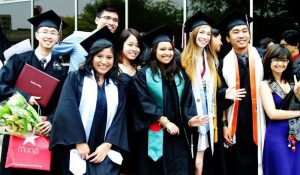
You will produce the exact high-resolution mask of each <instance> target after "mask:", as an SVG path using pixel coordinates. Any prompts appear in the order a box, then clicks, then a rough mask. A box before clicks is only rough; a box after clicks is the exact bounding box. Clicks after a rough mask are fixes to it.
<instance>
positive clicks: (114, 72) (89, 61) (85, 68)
mask: <svg viewBox="0 0 300 175" xmlns="http://www.w3.org/2000/svg"><path fill="white" fill-rule="evenodd" d="M106 48H110V49H111V51H112V53H113V56H114V61H113V66H112V68H111V69H110V70H109V71H108V72H107V73H106V74H105V79H106V80H107V81H108V79H109V78H111V79H112V80H113V81H114V82H116V81H117V78H118V74H119V69H118V57H117V54H116V51H115V49H114V48H113V47H101V46H96V47H93V48H91V49H90V51H89V54H88V56H87V57H86V59H85V61H84V63H83V65H82V66H80V67H79V72H81V73H83V74H85V75H92V72H91V71H92V70H94V67H93V59H94V56H95V55H96V54H97V53H99V52H101V51H102V50H104V49H106ZM96 79H97V77H96Z"/></svg>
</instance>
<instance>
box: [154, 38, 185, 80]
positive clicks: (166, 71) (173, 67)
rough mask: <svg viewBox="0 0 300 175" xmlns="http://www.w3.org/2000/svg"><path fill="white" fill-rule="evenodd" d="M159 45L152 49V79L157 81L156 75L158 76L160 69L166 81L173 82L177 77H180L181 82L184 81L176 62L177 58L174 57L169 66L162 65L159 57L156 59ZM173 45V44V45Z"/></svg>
mask: <svg viewBox="0 0 300 175" xmlns="http://www.w3.org/2000/svg"><path fill="white" fill-rule="evenodd" d="M158 44H159V43H157V44H155V45H154V46H153V47H152V50H151V53H150V64H149V66H150V68H151V71H152V73H153V74H152V78H153V80H154V81H155V78H154V75H155V74H158V69H159V68H160V71H161V74H162V76H164V77H165V79H166V80H167V81H168V82H171V81H173V80H174V77H175V75H178V76H179V78H180V80H182V76H181V75H180V68H179V66H178V65H177V64H176V60H175V57H174V56H173V59H172V60H171V61H170V63H168V64H167V65H165V66H163V65H162V64H161V63H159V61H158V59H157V57H156V53H157V47H158ZM171 45H172V43H171ZM172 48H173V51H174V46H173V45H172Z"/></svg>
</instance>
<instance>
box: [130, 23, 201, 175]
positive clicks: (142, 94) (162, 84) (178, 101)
mask: <svg viewBox="0 0 300 175" xmlns="http://www.w3.org/2000/svg"><path fill="white" fill-rule="evenodd" d="M170 38H172V34H171V31H170V29H169V28H168V27H167V26H166V25H164V26H161V27H159V28H157V29H155V30H153V31H151V32H149V33H147V34H145V35H144V36H143V40H144V41H145V42H146V44H147V45H148V46H149V48H151V55H150V60H149V61H150V64H149V66H145V67H143V68H142V69H141V70H140V71H138V72H137V74H136V76H134V79H133V89H132V92H133V93H134V94H135V95H134V96H132V97H134V98H133V101H134V106H135V107H134V108H133V110H134V115H133V116H134V117H133V121H134V122H133V123H134V128H135V129H136V132H137V134H136V136H138V137H137V138H136V139H137V142H136V144H137V146H136V147H137V149H136V150H137V162H138V165H137V166H136V167H137V174H140V175H152V174H177V175H189V174H193V173H194V172H193V169H192V168H191V167H192V157H191V152H190V149H189V142H188V140H189V137H188V135H187V131H186V127H187V121H186V120H188V119H190V118H191V117H193V116H194V115H195V114H196V111H195V109H194V108H193V107H194V106H193V98H192V93H191V92H192V90H191V86H190V81H189V80H188V78H187V76H186V74H185V73H184V71H183V70H182V69H181V68H180V67H179V66H178V65H177V64H176V61H175V59H174V48H173V46H172V43H171V39H170ZM185 109H187V110H185Z"/></svg>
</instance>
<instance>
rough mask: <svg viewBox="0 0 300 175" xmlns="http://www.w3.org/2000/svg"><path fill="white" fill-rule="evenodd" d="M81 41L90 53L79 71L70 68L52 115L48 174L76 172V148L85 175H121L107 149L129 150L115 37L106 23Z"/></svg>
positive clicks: (123, 94) (110, 151)
mask: <svg viewBox="0 0 300 175" xmlns="http://www.w3.org/2000/svg"><path fill="white" fill-rule="evenodd" d="M81 45H82V46H83V48H84V49H86V51H87V52H88V53H89V54H88V56H87V57H86V60H85V62H84V64H83V65H82V66H81V67H80V68H79V70H77V71H72V72H69V75H68V77H67V79H66V81H65V84H64V86H63V89H62V93H61V96H60V99H59V103H58V108H57V110H56V113H55V116H54V121H53V129H52V132H51V136H50V150H51V151H52V156H53V160H54V162H55V164H53V166H52V173H53V174H55V175H73V174H76V173H75V172H71V171H70V170H69V167H70V163H69V162H70V150H72V149H74V150H73V151H77V152H78V154H79V156H80V157H81V159H83V160H85V162H86V172H85V175H99V174H101V175H119V174H120V165H118V163H119V162H118V160H117V162H116V160H114V159H112V158H111V157H109V154H110V153H111V154H113V153H116V152H120V151H121V150H124V151H128V142H127V128H126V126H127V125H126V118H125V117H126V115H125V99H126V97H125V95H126V94H125V93H124V91H123V88H122V87H121V86H120V85H119V84H118V82H117V76H118V74H119V71H118V60H117V57H116V56H117V55H116V54H117V51H116V50H115V49H116V48H115V46H116V40H115V39H114V36H113V34H112V33H111V32H110V30H109V29H108V28H107V27H104V28H102V29H101V30H99V31H97V32H96V33H94V34H93V35H91V36H89V37H88V38H87V39H85V40H84V41H82V42H81ZM119 157H120V156H119ZM118 159H120V158H118ZM72 166H76V165H72ZM72 166H71V167H72ZM77 166H78V165H77ZM71 169H72V168H71Z"/></svg>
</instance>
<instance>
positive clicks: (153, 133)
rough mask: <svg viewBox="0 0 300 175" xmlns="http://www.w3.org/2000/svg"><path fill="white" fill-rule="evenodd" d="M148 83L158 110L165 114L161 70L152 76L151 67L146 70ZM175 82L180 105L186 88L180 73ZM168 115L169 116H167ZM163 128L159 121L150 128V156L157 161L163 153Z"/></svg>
mask: <svg viewBox="0 0 300 175" xmlns="http://www.w3.org/2000/svg"><path fill="white" fill-rule="evenodd" d="M146 83H147V91H148V93H149V95H150V97H151V98H152V99H153V101H154V102H155V104H156V106H157V111H158V112H159V113H161V116H163V101H164V100H163V85H162V79H161V73H160V70H158V74H155V75H154V80H153V77H152V71H151V69H150V68H148V69H147V70H146ZM175 84H176V88H177V93H178V97H179V105H180V104H181V97H182V92H183V89H184V80H182V82H181V83H180V79H179V77H178V75H176V76H175ZM179 107H180V106H179ZM166 117H168V116H166ZM163 139H164V132H163V128H161V127H160V125H159V123H158V122H155V123H153V124H152V125H151V126H150V129H149V130H148V156H149V157H151V158H152V159H153V160H154V161H157V160H158V159H159V158H160V157H161V156H162V155H163Z"/></svg>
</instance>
